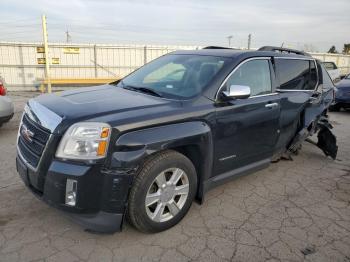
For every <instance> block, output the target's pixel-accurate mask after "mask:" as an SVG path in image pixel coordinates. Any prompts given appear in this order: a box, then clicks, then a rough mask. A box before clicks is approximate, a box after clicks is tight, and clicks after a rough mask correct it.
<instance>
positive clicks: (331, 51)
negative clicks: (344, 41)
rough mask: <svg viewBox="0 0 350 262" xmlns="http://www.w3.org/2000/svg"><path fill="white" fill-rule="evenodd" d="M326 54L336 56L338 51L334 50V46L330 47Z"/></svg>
mask: <svg viewBox="0 0 350 262" xmlns="http://www.w3.org/2000/svg"><path fill="white" fill-rule="evenodd" d="M327 53H330V54H337V53H338V51H337V49H336V48H335V46H334V45H332V47H331V48H329V50H328V52H327Z"/></svg>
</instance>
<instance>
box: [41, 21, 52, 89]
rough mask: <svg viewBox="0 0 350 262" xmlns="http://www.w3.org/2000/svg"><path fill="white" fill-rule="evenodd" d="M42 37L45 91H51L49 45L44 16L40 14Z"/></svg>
mask: <svg viewBox="0 0 350 262" xmlns="http://www.w3.org/2000/svg"><path fill="white" fill-rule="evenodd" d="M41 18H42V24H43V37H44V51H45V77H46V79H47V92H48V93H51V79H50V60H49V47H48V44H47V30H46V16H45V15H42V17H41Z"/></svg>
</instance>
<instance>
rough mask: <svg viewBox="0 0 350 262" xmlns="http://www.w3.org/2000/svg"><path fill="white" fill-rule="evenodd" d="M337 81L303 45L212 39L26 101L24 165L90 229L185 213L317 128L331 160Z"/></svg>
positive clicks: (25, 172) (174, 218) (168, 220)
mask: <svg viewBox="0 0 350 262" xmlns="http://www.w3.org/2000/svg"><path fill="white" fill-rule="evenodd" d="M333 97H334V91H333V83H332V81H331V80H330V79H329V76H328V74H327V72H326V71H325V69H324V67H323V66H322V65H321V64H320V63H319V62H318V61H316V60H315V59H313V58H312V57H311V56H309V55H308V54H306V53H303V52H300V51H295V50H290V49H281V48H274V47H264V48H261V49H259V50H257V51H242V50H232V49H225V48H216V47H209V48H204V49H202V50H195V51H177V52H173V53H170V54H167V55H164V56H162V57H160V58H158V59H156V60H154V61H152V62H150V63H148V64H146V65H145V66H143V67H141V68H140V69H138V70H136V71H135V72H133V73H131V74H130V75H128V76H126V77H125V78H123V79H122V80H119V81H116V82H114V83H111V84H107V85H104V86H97V87H89V88H82V89H77V90H72V91H66V92H62V93H57V94H47V95H42V96H39V97H36V98H34V99H31V100H29V102H28V103H27V105H26V107H25V111H24V114H23V118H22V121H21V125H20V128H19V135H18V142H17V158H16V163H17V170H18V173H19V174H20V176H21V178H22V179H23V181H24V183H25V184H26V185H27V187H28V188H29V189H30V190H31V191H32V192H33V193H34V194H35V195H36V196H37V197H39V198H40V199H42V200H44V201H45V202H47V203H48V204H49V205H52V206H55V207H57V208H59V209H61V210H63V211H65V212H66V213H67V214H69V215H70V217H72V218H73V219H74V220H76V221H77V222H78V223H80V224H82V225H83V226H84V227H85V228H86V229H88V230H93V231H99V232H113V231H118V230H120V229H121V227H122V223H123V220H124V217H125V215H126V216H127V217H128V219H129V221H130V222H131V223H132V224H133V225H134V226H135V227H136V228H137V229H139V230H141V231H144V232H158V231H162V230H165V229H168V228H170V227H172V226H174V225H175V224H176V223H178V222H179V221H180V220H181V219H182V218H183V217H184V216H185V214H186V213H187V211H188V210H189V208H190V206H191V203H192V202H193V200H194V199H196V200H197V201H199V202H200V203H201V202H202V201H203V200H204V195H205V193H206V192H207V191H208V190H209V189H210V188H212V187H214V186H217V185H219V184H221V183H224V182H226V181H228V180H230V179H231V178H233V177H237V176H240V175H243V174H248V173H251V172H254V171H256V170H259V169H262V168H264V167H267V166H268V165H269V163H270V162H271V161H276V160H278V159H280V158H281V157H290V156H291V154H292V153H295V152H296V151H297V150H298V149H299V148H300V146H301V143H302V142H303V141H304V140H306V139H308V137H309V136H311V135H312V134H314V133H316V132H318V138H319V141H318V143H317V145H318V146H319V147H320V148H322V150H323V151H324V152H325V153H326V155H330V156H332V157H333V158H335V155H336V151H337V147H336V145H335V137H334V136H333V135H332V133H331V132H330V131H329V128H330V125H329V123H328V122H327V114H326V113H327V108H328V106H329V105H330V104H331V102H332V100H333Z"/></svg>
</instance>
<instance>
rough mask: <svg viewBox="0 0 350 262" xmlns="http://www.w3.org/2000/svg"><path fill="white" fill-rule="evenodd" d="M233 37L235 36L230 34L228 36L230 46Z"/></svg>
mask: <svg viewBox="0 0 350 262" xmlns="http://www.w3.org/2000/svg"><path fill="white" fill-rule="evenodd" d="M232 37H233V35H229V36H228V37H227V39H228V47H231V39H232Z"/></svg>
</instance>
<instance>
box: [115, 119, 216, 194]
mask: <svg viewBox="0 0 350 262" xmlns="http://www.w3.org/2000/svg"><path fill="white" fill-rule="evenodd" d="M185 146H196V148H198V154H199V156H197V157H198V158H199V159H200V161H199V166H198V165H196V163H194V164H195V165H196V168H197V173H198V175H199V191H201V188H202V187H201V184H202V183H203V181H205V180H206V179H208V177H209V176H210V174H211V171H212V163H213V141H212V134H211V129H210V127H209V126H208V125H207V124H206V123H205V122H201V121H193V122H184V123H178V124H169V125H164V126H159V127H153V128H146V129H142V130H137V131H131V132H129V133H125V134H123V135H121V136H120V137H119V138H118V139H117V141H116V142H115V145H114V149H113V153H112V159H111V168H112V169H124V170H136V169H137V168H138V167H139V166H140V165H141V164H142V163H143V161H144V159H145V158H146V157H147V156H149V155H152V154H154V153H156V152H159V151H162V150H165V149H176V148H182V147H185Z"/></svg>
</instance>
